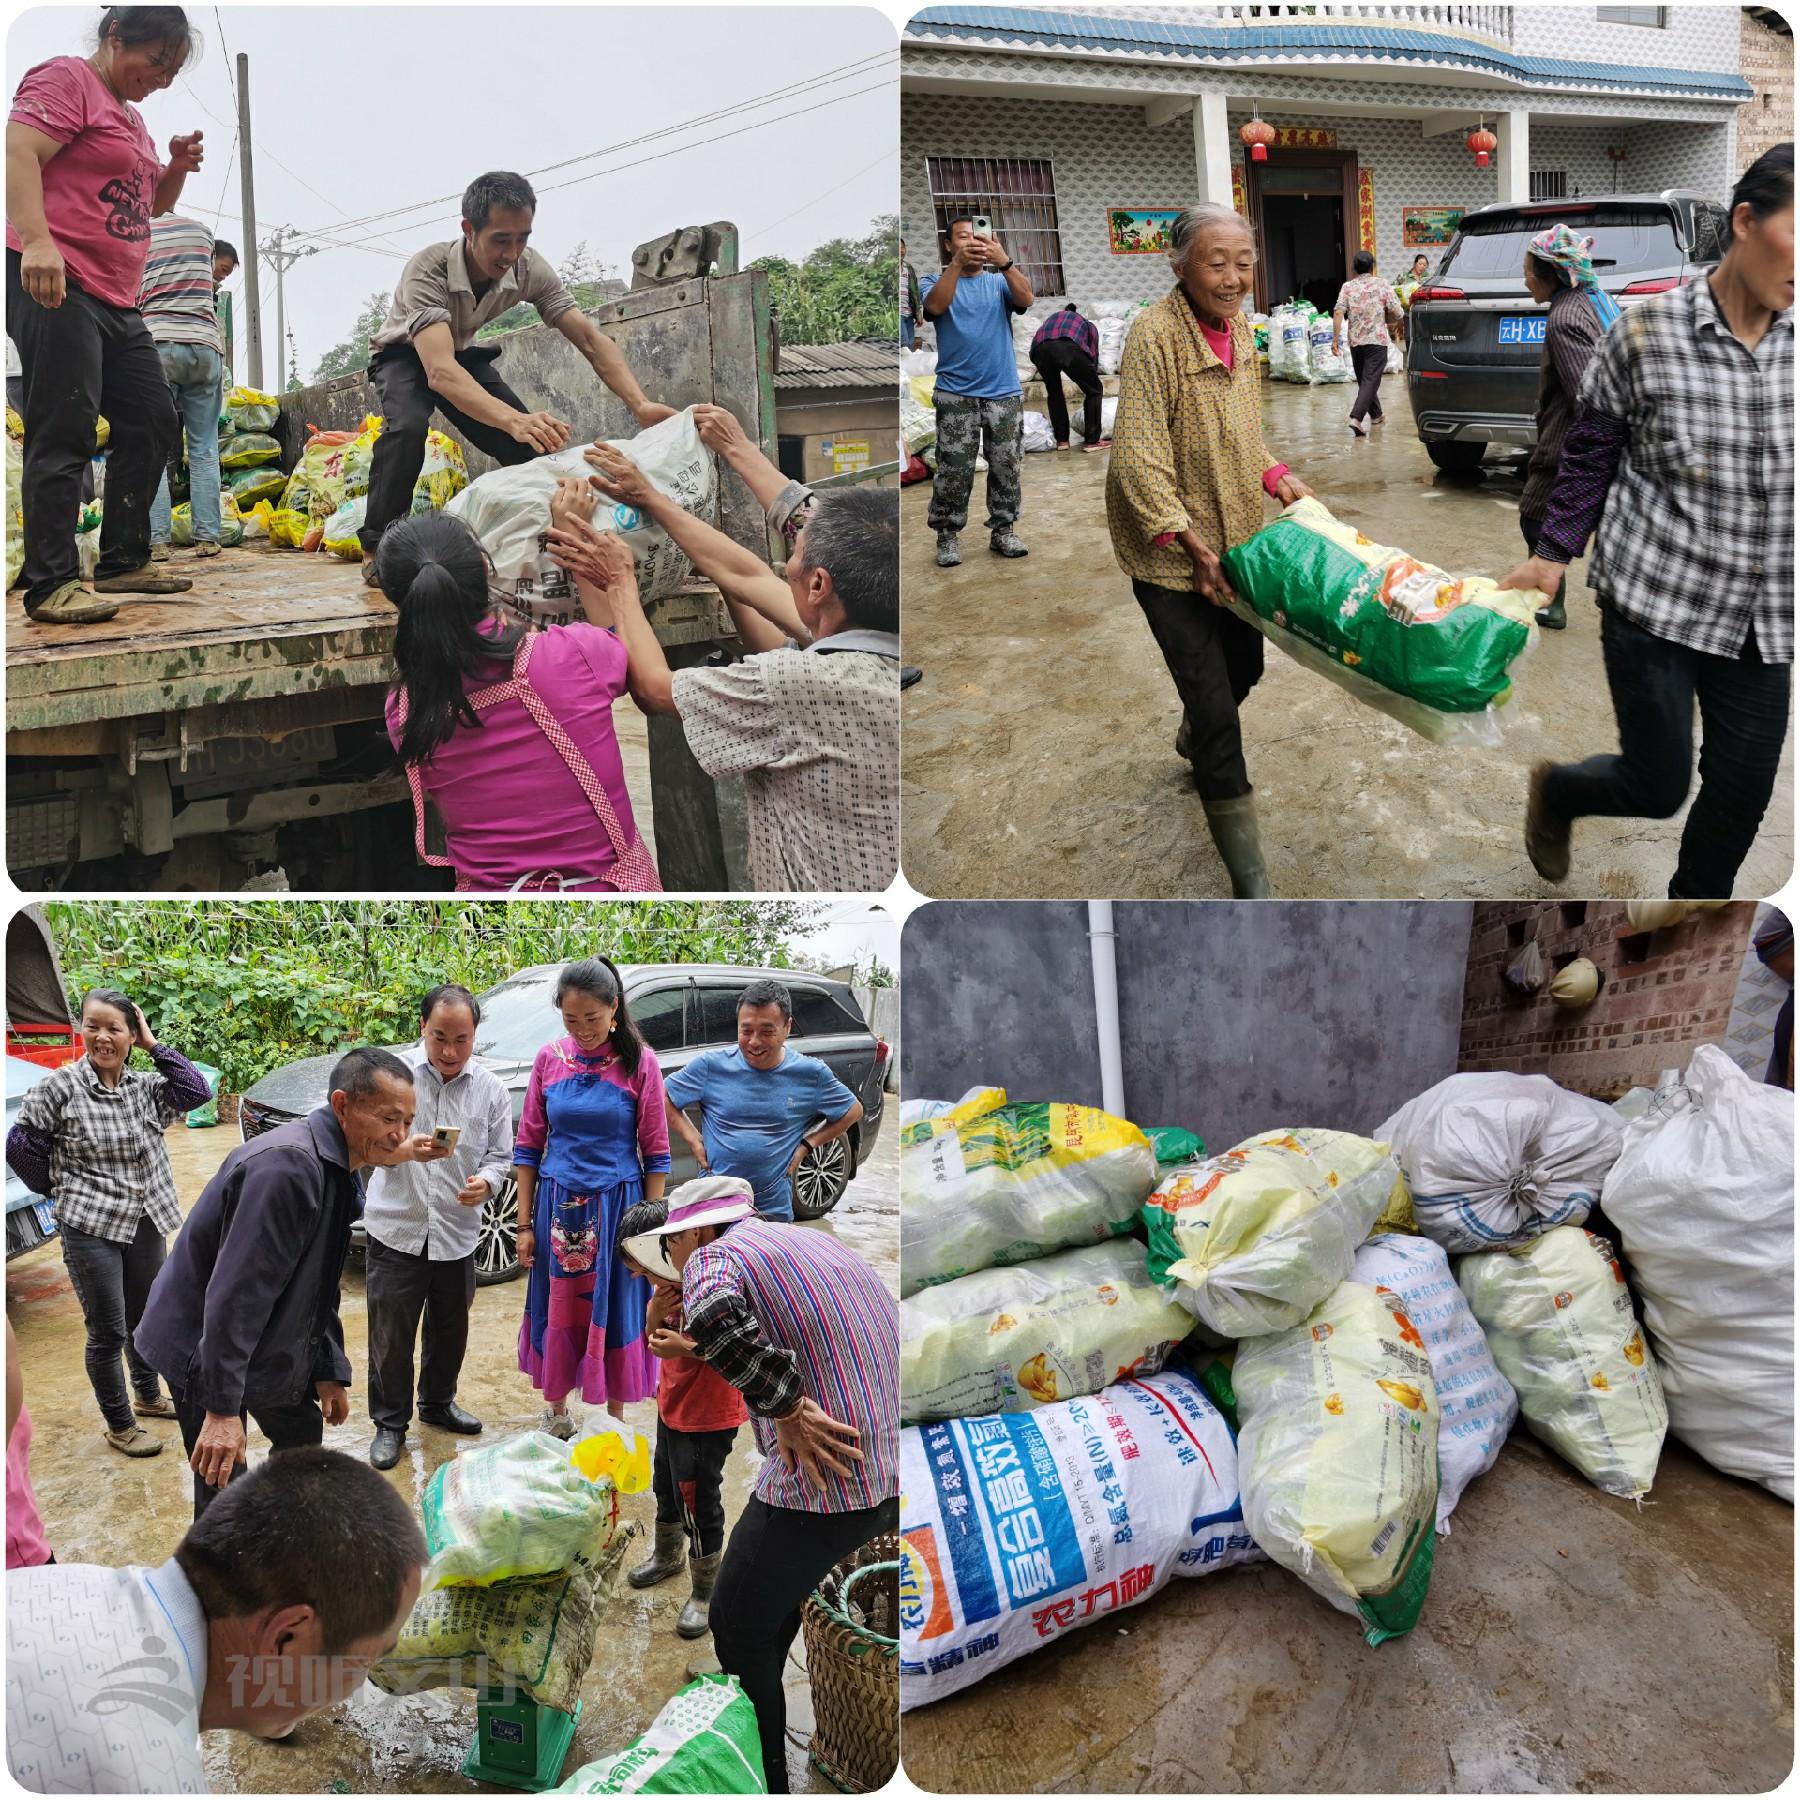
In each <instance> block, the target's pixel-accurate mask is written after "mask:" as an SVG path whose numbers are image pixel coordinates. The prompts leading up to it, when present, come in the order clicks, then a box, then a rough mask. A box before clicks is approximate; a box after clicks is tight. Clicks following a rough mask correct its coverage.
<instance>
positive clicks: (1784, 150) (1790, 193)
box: [1731, 140, 1794, 219]
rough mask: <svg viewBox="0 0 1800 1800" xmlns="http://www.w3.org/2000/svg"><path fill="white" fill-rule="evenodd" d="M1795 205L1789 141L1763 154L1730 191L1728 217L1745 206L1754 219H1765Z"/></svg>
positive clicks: (1791, 155)
mask: <svg viewBox="0 0 1800 1800" xmlns="http://www.w3.org/2000/svg"><path fill="white" fill-rule="evenodd" d="M1793 204H1794V146H1793V143H1792V141H1791V140H1790V141H1789V142H1787V143H1785V144H1776V145H1775V146H1774V147H1773V148H1771V149H1768V150H1765V151H1764V152H1763V153H1762V155H1761V156H1759V157H1758V158H1757V159H1756V161H1755V162H1753V163H1752V164H1751V165H1750V166H1749V168H1747V169H1746V170H1745V171H1744V172H1743V174H1742V175H1740V176H1739V177H1738V184H1737V186H1736V187H1734V188H1733V189H1732V190H1731V214H1732V217H1733V218H1736V217H1737V209H1738V208H1739V207H1740V206H1748V207H1749V208H1750V211H1751V214H1752V216H1753V217H1755V218H1758V219H1766V218H1768V216H1769V215H1770V214H1771V213H1778V212H1780V211H1781V210H1782V209H1783V208H1784V207H1789V206H1792V205H1793Z"/></svg>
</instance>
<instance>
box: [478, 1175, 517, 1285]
mask: <svg viewBox="0 0 1800 1800" xmlns="http://www.w3.org/2000/svg"><path fill="white" fill-rule="evenodd" d="M523 1273H524V1270H523V1269H521V1268H520V1267H519V1184H518V1182H517V1181H515V1180H514V1179H513V1177H512V1176H510V1175H509V1176H507V1178H506V1181H505V1183H504V1184H503V1185H502V1187H501V1189H500V1191H499V1193H497V1194H495V1195H494V1196H493V1197H492V1198H491V1199H490V1200H489V1201H488V1203H487V1204H486V1205H485V1206H484V1207H483V1208H482V1209H481V1230H480V1232H479V1234H478V1235H477V1236H476V1239H475V1285H476V1286H477V1287H493V1286H494V1285H495V1283H496V1282H501V1281H511V1280H512V1279H513V1278H514V1277H515V1276H518V1275H522V1274H523Z"/></svg>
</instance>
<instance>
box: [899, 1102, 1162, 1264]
mask: <svg viewBox="0 0 1800 1800" xmlns="http://www.w3.org/2000/svg"><path fill="white" fill-rule="evenodd" d="M1155 1185H1156V1152H1155V1150H1154V1149H1153V1148H1152V1147H1151V1143H1150V1140H1149V1138H1148V1137H1146V1136H1145V1135H1144V1133H1143V1132H1141V1131H1140V1130H1138V1128H1137V1127H1136V1126H1135V1125H1133V1124H1130V1123H1129V1122H1128V1121H1126V1120H1124V1119H1115V1118H1113V1117H1111V1116H1110V1115H1108V1114H1106V1113H1103V1112H1098V1111H1096V1110H1095V1109H1094V1108H1093V1107H1091V1106H1069V1105H1064V1104H1061V1103H1055V1104H1045V1103H1041V1102H1040V1103H1037V1104H1033V1105H1028V1106H1002V1107H997V1108H995V1109H994V1110H993V1111H991V1112H985V1113H982V1114H981V1115H980V1116H979V1117H977V1118H972V1119H966V1120H963V1121H962V1122H960V1123H958V1124H957V1126H956V1129H955V1130H954V1131H943V1132H940V1133H938V1135H937V1136H935V1137H931V1138H927V1139H925V1140H924V1141H923V1142H920V1143H915V1144H912V1145H910V1146H908V1147H907V1148H906V1149H904V1150H903V1151H902V1152H901V1157H900V1194H901V1201H902V1205H901V1214H900V1217H901V1225H900V1291H901V1293H902V1294H914V1293H917V1292H918V1291H919V1289H920V1288H923V1287H930V1286H932V1285H934V1284H935V1283H937V1282H940V1281H949V1280H951V1279H953V1278H954V1277H956V1276H958V1275H968V1274H971V1273H973V1271H975V1270H976V1269H992V1268H1001V1267H1004V1266H1006V1265H1007V1264H1010V1263H1021V1262H1029V1261H1030V1260H1031V1259H1032V1258H1033V1257H1038V1256H1044V1255H1047V1254H1048V1253H1049V1252H1050V1251H1052V1250H1061V1249H1072V1248H1074V1247H1075V1246H1076V1245H1078V1244H1097V1243H1101V1242H1103V1241H1104V1240H1105V1239H1107V1238H1109V1237H1120V1236H1123V1235H1124V1234H1125V1233H1127V1232H1129V1231H1130V1230H1131V1228H1132V1225H1133V1223H1134V1222H1135V1221H1136V1218H1137V1213H1138V1209H1139V1207H1141V1206H1142V1205H1143V1203H1144V1200H1145V1197H1146V1196H1147V1195H1148V1194H1149V1192H1150V1190H1151V1188H1152V1187H1154V1186H1155Z"/></svg>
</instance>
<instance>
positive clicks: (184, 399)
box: [138, 213, 225, 562]
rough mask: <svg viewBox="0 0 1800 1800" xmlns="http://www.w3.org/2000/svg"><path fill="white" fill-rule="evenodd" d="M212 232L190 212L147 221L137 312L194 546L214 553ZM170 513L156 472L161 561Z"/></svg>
mask: <svg viewBox="0 0 1800 1800" xmlns="http://www.w3.org/2000/svg"><path fill="white" fill-rule="evenodd" d="M217 286H218V283H217V281H216V280H215V278H214V261H213V234H212V233H211V232H210V231H208V230H207V228H206V227H205V226H204V225H201V224H199V223H197V222H196V221H195V220H193V219H186V218H183V217H182V216H181V215H180V214H179V213H166V214H164V215H163V217H161V218H159V219H152V220H151V221H150V250H149V255H148V256H147V258H146V260H145V263H144V282H143V287H142V289H141V290H140V291H139V294H138V311H139V312H141V313H142V314H143V316H144V323H145V324H146V325H147V326H149V328H150V335H151V336H152V337H153V338H154V339H155V340H156V348H157V351H158V353H159V354H160V355H161V357H162V365H163V373H164V374H165V375H166V376H168V378H169V392H170V393H171V394H173V395H174V397H175V407H176V410H177V411H178V412H179V413H180V415H181V422H182V425H183V427H184V429H185V430H186V432H187V462H188V485H189V490H190V499H191V502H192V506H193V513H194V549H195V552H196V554H198V555H200V556H217V555H218V554H219V406H220V401H221V399H222V398H223V395H224V375H225V355H224V344H223V341H222V340H221V338H220V336H219V319H218V314H217V312H216V311H215V306H216V301H215V298H214V296H215V294H216V291H217ZM172 528H173V518H172V514H171V510H170V505H169V478H168V475H167V473H166V472H165V474H164V475H163V478H162V482H161V484H160V485H159V486H158V488H157V490H156V499H155V500H154V501H153V502H152V504H151V507H150V545H151V548H150V557H151V560H152V561H153V562H167V561H168V558H169V539H170V535H171V531H172Z"/></svg>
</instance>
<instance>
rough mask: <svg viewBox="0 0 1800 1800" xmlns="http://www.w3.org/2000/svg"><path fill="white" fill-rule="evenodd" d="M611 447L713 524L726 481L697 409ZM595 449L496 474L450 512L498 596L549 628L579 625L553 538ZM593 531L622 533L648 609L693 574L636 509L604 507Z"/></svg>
mask: <svg viewBox="0 0 1800 1800" xmlns="http://www.w3.org/2000/svg"><path fill="white" fill-rule="evenodd" d="M606 441H607V442H608V443H609V444H610V445H611V447H612V448H613V449H615V450H617V451H619V452H620V454H621V455H623V456H625V457H626V458H628V459H629V460H630V461H631V462H633V463H635V464H636V465H637V467H638V468H639V469H640V470H641V471H642V472H643V473H644V474H645V475H647V476H648V477H649V478H650V481H651V482H652V483H653V484H654V485H655V487H656V488H657V489H658V490H659V491H661V492H662V493H664V494H667V495H669V496H670V497H671V498H672V499H673V500H675V501H676V502H677V504H678V505H680V507H681V508H682V510H683V511H684V512H690V513H692V514H694V515H695V517H697V518H702V519H708V518H710V517H711V516H712V510H713V502H714V498H715V496H716V495H717V493H718V475H717V471H716V469H715V467H714V464H713V456H712V452H711V451H710V450H708V449H707V448H706V446H705V445H704V444H703V443H701V441H700V433H699V430H698V428H697V427H696V426H695V424H694V412H693V408H692V407H689V408H688V410H687V411H686V412H680V413H676V414H675V416H674V417H673V418H668V419H664V420H662V421H661V422H660V423H659V424H656V425H652V426H650V427H649V428H648V429H647V430H644V431H640V432H639V433H638V434H637V436H636V437H634V438H612V439H608V440H606ZM587 449H588V446H587V445H586V444H573V445H571V446H570V447H569V448H568V449H567V450H559V451H558V452H557V453H556V454H555V455H554V456H539V457H534V458H533V459H532V460H531V461H530V462H525V463H517V464H514V465H513V466H512V467H510V468H499V469H492V470H490V471H489V472H488V473H487V474H486V475H482V476H479V477H477V479H475V480H474V481H471V482H470V483H469V485H468V486H467V487H466V488H464V489H463V491H462V492H461V493H460V494H458V495H457V496H456V497H455V498H454V499H453V500H452V501H451V502H450V503H449V504H448V505H447V506H446V507H445V508H444V511H445V512H446V513H447V514H449V515H450V516H451V517H453V518H458V519H461V520H462V521H463V523H464V524H465V525H467V526H468V527H469V529H470V530H471V531H473V532H474V533H475V535H476V536H477V537H478V538H479V539H480V540H481V545H482V548H483V549H484V550H486V552H487V554H488V559H489V561H490V562H492V564H493V565H494V587H495V591H496V592H497V593H498V594H499V596H500V597H501V598H502V599H503V600H505V601H507V602H508V603H509V604H510V605H511V606H512V607H513V609H514V610H515V611H517V612H519V613H522V614H524V615H525V616H526V617H528V618H531V619H534V620H536V621H537V622H538V623H540V624H562V623H566V622H567V621H568V620H571V619H574V618H577V617H579V616H580V612H581V607H580V603H579V601H578V600H577V599H576V595H575V584H574V581H573V579H572V578H571V577H570V575H569V574H568V572H567V571H566V570H565V569H563V568H562V567H560V566H559V565H558V564H557V562H556V561H555V560H554V558H552V557H551V555H550V553H549V551H548V549H547V548H546V547H545V543H544V536H545V533H546V532H547V531H548V530H549V528H550V500H551V497H552V495H554V494H555V492H556V487H557V483H558V482H560V481H562V480H564V479H566V478H567V477H568V476H571V475H574V476H578V477H579V478H580V479H581V480H583V481H586V480H587V478H588V477H589V476H590V475H591V474H592V473H593V471H592V470H591V469H590V468H589V467H588V465H587V462H586V460H585V458H586V455H587ZM593 523H594V529H595V530H596V531H610V532H614V533H616V534H617V535H618V536H619V537H620V538H621V539H622V540H623V541H624V544H625V547H626V548H627V549H628V550H629V551H630V552H631V555H632V560H633V562H634V563H635V564H636V567H637V583H638V591H639V593H640V594H641V595H642V597H643V599H644V600H645V601H646V602H649V601H653V600H660V599H662V598H663V597H664V596H665V595H668V594H672V593H674V591H675V590H676V589H677V588H678V587H680V586H681V584H682V583H683V582H684V581H686V580H687V579H688V576H689V575H690V574H691V573H692V567H693V566H692V564H690V563H689V561H688V559H687V557H686V555H685V554H684V553H683V552H682V550H681V549H680V548H679V547H678V546H677V544H676V543H675V540H674V539H673V538H671V537H670V536H669V534H668V533H667V532H666V531H664V530H663V529H662V527H661V526H660V525H654V524H652V523H651V522H650V521H649V520H648V519H646V518H645V517H644V515H643V514H642V513H640V512H639V511H638V510H637V508H636V507H633V506H627V505H625V504H624V503H623V502H622V501H621V502H619V503H617V504H615V503H613V502H611V501H607V500H602V501H601V502H600V505H599V507H598V509H597V510H596V511H595V513H594V520H593Z"/></svg>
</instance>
